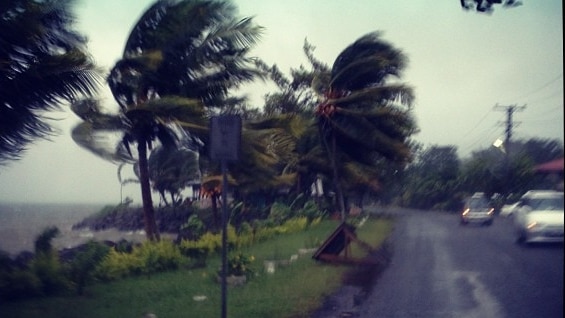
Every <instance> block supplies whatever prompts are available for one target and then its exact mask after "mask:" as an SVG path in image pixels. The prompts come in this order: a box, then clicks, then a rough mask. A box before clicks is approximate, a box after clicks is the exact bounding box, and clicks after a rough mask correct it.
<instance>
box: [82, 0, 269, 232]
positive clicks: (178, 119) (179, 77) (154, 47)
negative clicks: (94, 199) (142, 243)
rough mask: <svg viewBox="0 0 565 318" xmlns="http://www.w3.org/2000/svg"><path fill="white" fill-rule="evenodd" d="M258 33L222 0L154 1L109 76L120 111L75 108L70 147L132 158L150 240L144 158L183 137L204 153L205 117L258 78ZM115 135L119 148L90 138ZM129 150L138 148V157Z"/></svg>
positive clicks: (152, 225)
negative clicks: (254, 53)
mask: <svg viewBox="0 0 565 318" xmlns="http://www.w3.org/2000/svg"><path fill="white" fill-rule="evenodd" d="M260 34H261V28H260V27H258V26H255V25H254V24H253V21H252V19H251V18H242V19H238V18H237V17H236V8H235V6H233V5H232V4H231V3H229V2H227V1H221V2H220V1H207V0H196V1H195V0H181V1H157V2H155V3H154V4H153V5H151V6H150V7H149V8H148V9H147V10H146V11H145V12H144V14H143V15H142V17H141V18H140V19H139V21H137V23H136V24H135V25H134V27H133V29H132V31H131V33H130V35H129V38H128V39H127V41H126V44H125V47H124V53H123V56H122V59H121V60H119V61H118V62H117V63H116V64H115V65H114V67H113V68H112V70H111V71H110V74H109V76H108V84H109V87H110V90H111V92H112V95H113V96H114V99H115V101H116V102H117V104H118V106H119V110H120V111H119V113H118V114H116V115H110V114H107V113H103V112H102V111H101V108H100V107H99V105H98V102H97V101H94V100H81V101H77V102H75V103H73V105H72V109H73V111H74V112H75V113H76V114H77V115H78V116H79V117H80V118H81V119H82V120H83V122H82V123H80V124H79V125H77V126H76V127H75V128H74V129H73V139H74V140H75V142H77V143H78V144H79V145H81V146H83V147H85V148H86V149H88V150H90V151H92V152H93V153H95V154H96V155H98V156H100V157H102V158H104V159H107V160H110V161H113V162H119V163H120V162H124V161H130V162H131V161H135V160H137V171H139V181H140V186H141V193H142V200H143V207H144V212H145V217H144V220H145V232H146V235H147V237H148V239H150V240H159V238H160V237H159V232H158V230H157V224H156V221H155V216H154V214H155V212H154V209H153V203H152V198H151V187H150V180H149V168H148V162H147V158H148V156H149V153H150V152H151V150H152V149H153V146H154V145H156V144H160V145H162V146H163V147H173V148H174V147H179V146H182V145H181V143H182V142H184V141H186V140H190V141H201V142H202V143H203V147H199V149H192V150H197V151H202V153H207V151H208V150H207V149H206V141H207V139H208V133H209V132H208V117H209V115H210V114H213V113H214V111H216V110H217V109H219V108H220V107H221V106H222V105H223V102H224V101H225V100H226V99H227V97H228V96H229V91H230V89H232V88H237V87H238V86H239V85H241V84H242V83H245V82H249V81H251V80H253V79H254V78H255V77H256V76H259V75H260V72H258V71H257V70H256V69H255V68H254V67H253V63H252V62H253V59H252V58H250V57H248V53H249V50H250V49H251V48H252V46H253V45H254V44H255V43H256V42H257V41H258V39H259V37H260ZM214 108H216V109H214ZM181 127H182V128H181ZM116 133H119V134H120V136H121V138H120V140H121V143H119V144H117V145H116V144H115V143H113V142H110V143H108V142H107V140H108V139H105V138H93V136H94V135H98V134H116ZM111 140H113V139H111ZM130 145H136V146H137V147H136V150H137V152H136V153H135V154H134V152H132V149H130ZM200 148H201V149H200ZM134 155H137V158H135V156H134ZM134 158H135V159H134ZM176 187H177V188H178V185H176ZM167 190H168V191H169V190H173V191H174V189H172V188H170V187H169V189H167Z"/></svg>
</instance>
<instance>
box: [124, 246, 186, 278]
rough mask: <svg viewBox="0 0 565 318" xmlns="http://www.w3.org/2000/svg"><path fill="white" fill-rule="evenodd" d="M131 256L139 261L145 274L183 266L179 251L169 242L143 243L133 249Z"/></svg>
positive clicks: (183, 262)
mask: <svg viewBox="0 0 565 318" xmlns="http://www.w3.org/2000/svg"><path fill="white" fill-rule="evenodd" d="M132 254H133V255H134V256H135V257H137V258H139V259H140V261H141V263H142V264H143V266H142V267H141V268H142V271H143V272H144V273H146V274H151V273H156V272H162V271H166V270H171V269H177V268H179V267H180V266H181V265H183V264H185V260H184V259H183V256H182V254H181V252H180V249H179V248H178V247H177V246H176V245H174V244H173V242H172V241H171V240H161V241H159V242H151V241H145V242H144V243H143V244H141V245H140V246H138V247H136V248H134V249H133V253H132Z"/></svg>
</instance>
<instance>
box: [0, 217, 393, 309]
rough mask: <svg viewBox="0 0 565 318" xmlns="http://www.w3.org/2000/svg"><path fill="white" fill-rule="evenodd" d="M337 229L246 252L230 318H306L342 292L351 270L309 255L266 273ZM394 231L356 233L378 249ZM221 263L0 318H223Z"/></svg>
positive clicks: (372, 228) (232, 291)
mask: <svg viewBox="0 0 565 318" xmlns="http://www.w3.org/2000/svg"><path fill="white" fill-rule="evenodd" d="M338 224H339V223H338V222H336V221H330V220H327V221H323V222H322V223H320V224H319V225H316V226H314V227H312V228H310V229H309V230H307V231H304V232H300V233H294V234H289V235H282V236H278V237H276V238H274V239H271V240H269V241H266V242H262V243H259V244H256V245H254V246H252V247H249V248H246V249H244V250H243V252H244V253H248V254H251V255H253V256H254V257H255V262H254V269H255V270H256V275H255V276H254V277H252V278H251V279H250V280H248V282H247V283H246V284H245V285H243V286H230V287H229V288H228V296H227V299H228V316H229V317H230V318H235V317H246V318H249V317H293V318H294V317H308V316H309V314H310V313H311V312H312V311H313V310H315V309H316V308H318V307H319V306H320V305H321V303H322V301H323V299H324V297H325V296H327V295H330V294H332V293H333V292H334V291H335V290H337V288H339V286H340V285H341V284H342V276H343V274H344V273H345V272H346V271H347V270H348V269H349V267H347V266H336V265H329V264H324V263H318V262H316V261H314V260H313V259H312V258H311V254H306V255H302V256H300V257H299V258H298V260H296V261H294V262H293V263H292V264H290V265H288V266H283V267H278V268H277V269H276V271H275V273H272V274H269V273H266V272H265V271H264V269H263V261H264V260H268V259H273V258H274V257H276V258H278V259H290V257H291V255H293V254H297V253H298V249H300V248H304V247H310V245H311V244H312V243H313V242H321V241H323V240H325V238H326V237H327V236H328V235H329V234H330V233H331V232H332V231H333V230H334V229H335V228H336V227H337V225H338ZM391 229H392V221H390V220H387V219H370V220H368V221H367V222H366V223H365V224H364V225H363V226H362V227H360V228H358V229H357V235H358V237H359V238H360V239H361V240H363V241H365V242H367V243H369V244H370V245H371V246H373V247H377V246H379V245H380V244H381V243H382V242H383V240H384V239H385V238H386V237H387V236H388V235H389V234H390V231H391ZM351 254H352V255H353V256H357V257H361V256H363V255H364V252H363V251H362V250H361V249H358V248H356V246H355V245H354V244H353V246H352V250H351ZM220 263H221V262H220V258H219V257H215V258H212V259H209V261H208V266H207V267H206V268H203V269H197V270H186V269H183V270H177V271H173V272H165V273H159V274H155V275H152V276H151V277H146V276H140V277H134V278H128V279H125V280H121V281H117V282H112V283H99V284H95V285H91V286H87V288H86V293H85V295H83V296H65V297H46V298H38V299H32V300H26V301H18V302H7V303H0V317H6V318H17V317H22V318H23V317H26V318H27V317H42V318H50V317H53V318H55V317H57V318H66V317H68V318H76V317H81V318H89V317H92V318H94V317H96V318H99V317H132V318H136V317H142V316H143V314H144V313H146V312H151V313H154V314H156V315H157V317H159V318H174V317H179V318H180V317H182V318H186V317H198V318H202V317H220V315H221V292H220V284H219V283H218V282H217V281H216V271H217V270H218V268H219V266H220ZM195 296H205V299H204V300H200V301H197V300H195V299H194V298H195Z"/></svg>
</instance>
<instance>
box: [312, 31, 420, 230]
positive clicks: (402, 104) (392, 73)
mask: <svg viewBox="0 0 565 318" xmlns="http://www.w3.org/2000/svg"><path fill="white" fill-rule="evenodd" d="M305 53H306V54H307V56H308V57H309V59H310V61H311V63H312V64H313V65H314V66H315V67H316V71H317V73H318V74H317V76H316V77H315V78H314V80H313V82H312V86H313V88H314V90H315V91H316V92H317V93H318V94H319V97H320V100H319V103H318V106H317V107H316V110H315V115H316V118H317V122H318V131H319V137H320V140H321V141H322V145H323V149H324V151H325V153H326V155H327V157H328V159H329V161H330V162H331V176H332V179H333V188H334V191H335V193H336V198H337V203H338V210H339V211H341V215H342V219H344V217H345V208H346V207H345V201H344V200H345V198H344V192H343V184H342V182H343V181H342V180H343V176H347V175H348V174H349V175H357V176H364V177H366V176H370V177H369V178H366V179H365V180H367V181H369V180H378V178H379V175H378V174H377V173H376V171H375V170H373V169H371V168H372V166H373V165H374V164H375V163H376V161H377V160H378V159H385V160H387V161H391V162H397V163H407V162H409V161H410V160H411V157H412V155H411V151H410V147H409V143H408V137H410V136H411V135H412V134H414V133H415V132H417V128H416V123H415V121H414V119H413V117H412V115H411V108H412V106H411V105H412V102H413V99H414V95H413V92H412V89H411V88H410V87H408V86H406V85H403V84H396V83H394V84H392V82H393V81H392V79H393V78H400V77H401V74H402V71H403V70H404V68H405V66H406V63H407V62H406V61H407V60H406V57H405V56H404V54H403V53H402V52H401V51H400V50H398V49H396V48H394V47H393V46H392V45H391V44H389V43H387V42H385V41H383V40H382V39H381V34H380V33H378V32H373V33H369V34H366V35H364V36H362V37H360V38H359V39H357V40H356V41H355V42H354V43H352V44H351V45H349V46H348V47H346V48H345V49H344V50H343V51H342V52H341V53H340V54H339V55H338V57H337V58H336V60H335V62H334V64H333V66H332V67H331V68H328V67H327V66H326V65H324V64H321V63H319V62H317V61H315V59H314V58H313V56H312V48H308V47H306V48H305ZM346 167H349V169H346ZM352 179H357V180H363V179H362V178H360V177H357V178H355V177H352ZM366 186H369V187H373V188H375V190H376V187H375V184H374V183H373V182H372V181H369V182H368V183H366Z"/></svg>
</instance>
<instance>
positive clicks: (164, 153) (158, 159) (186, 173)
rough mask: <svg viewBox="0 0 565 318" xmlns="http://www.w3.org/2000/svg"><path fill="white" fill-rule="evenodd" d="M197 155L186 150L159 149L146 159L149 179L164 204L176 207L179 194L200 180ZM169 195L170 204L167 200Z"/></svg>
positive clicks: (180, 199)
mask: <svg viewBox="0 0 565 318" xmlns="http://www.w3.org/2000/svg"><path fill="white" fill-rule="evenodd" d="M198 158H199V154H198V152H196V151H193V150H190V149H187V148H170V147H159V148H157V149H155V150H154V151H152V152H151V155H150V156H149V159H148V165H149V179H150V180H151V182H152V184H153V189H155V190H156V191H157V192H159V194H160V195H161V200H163V202H165V204H166V205H167V206H168V205H173V206H178V205H179V204H180V203H181V202H182V197H181V196H180V192H181V191H182V190H183V189H184V188H186V187H187V186H189V185H191V184H194V183H199V182H200V180H201V174H200V167H199V159H198ZM166 193H169V195H170V197H171V202H170V203H169V201H168V200H167V197H166Z"/></svg>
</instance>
